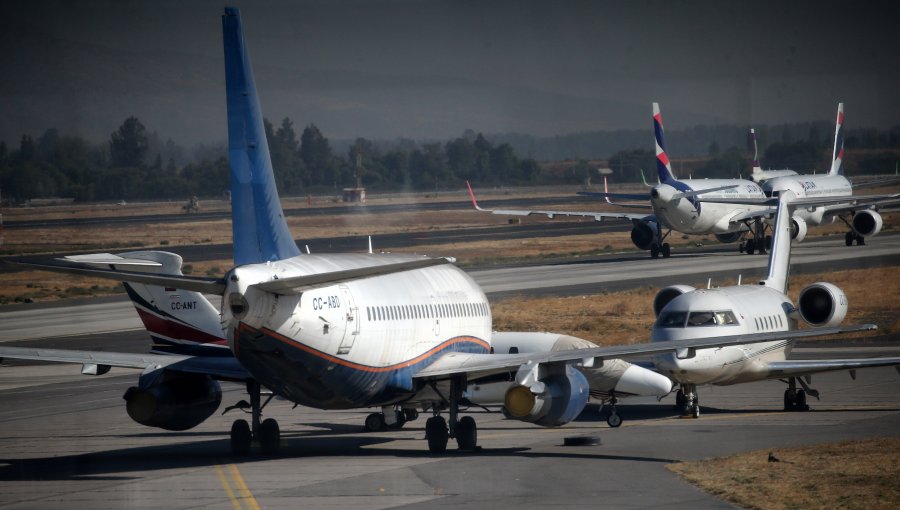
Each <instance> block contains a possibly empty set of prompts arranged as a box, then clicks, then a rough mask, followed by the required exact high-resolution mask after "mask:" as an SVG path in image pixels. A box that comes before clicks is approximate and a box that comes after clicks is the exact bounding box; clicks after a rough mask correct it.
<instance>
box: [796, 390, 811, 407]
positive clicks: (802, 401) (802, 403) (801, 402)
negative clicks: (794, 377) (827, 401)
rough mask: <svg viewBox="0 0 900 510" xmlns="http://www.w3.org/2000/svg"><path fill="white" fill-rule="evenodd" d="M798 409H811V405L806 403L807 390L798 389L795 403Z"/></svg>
mask: <svg viewBox="0 0 900 510" xmlns="http://www.w3.org/2000/svg"><path fill="white" fill-rule="evenodd" d="M794 405H795V406H796V409H797V410H798V411H809V406H808V405H806V392H805V391H803V390H798V391H797V402H796V403H795V404H794Z"/></svg>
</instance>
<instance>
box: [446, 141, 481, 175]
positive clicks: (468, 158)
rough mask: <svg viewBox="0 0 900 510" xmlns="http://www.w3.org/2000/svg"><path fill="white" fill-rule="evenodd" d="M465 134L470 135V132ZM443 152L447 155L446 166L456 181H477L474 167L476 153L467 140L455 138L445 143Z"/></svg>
mask: <svg viewBox="0 0 900 510" xmlns="http://www.w3.org/2000/svg"><path fill="white" fill-rule="evenodd" d="M467 133H471V131H467ZM473 137H474V135H473ZM444 152H446V154H447V164H448V165H449V166H450V170H451V171H452V172H453V174H454V175H455V176H456V178H457V179H461V180H465V179H468V180H476V179H478V177H479V176H478V175H477V174H476V170H477V169H476V167H475V161H476V157H477V152H476V149H475V146H474V145H473V144H472V142H471V141H470V140H469V138H466V137H463V138H457V139H455V140H451V141H449V142H447V144H446V145H445V146H444Z"/></svg>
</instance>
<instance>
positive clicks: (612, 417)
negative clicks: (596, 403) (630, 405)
mask: <svg viewBox="0 0 900 510" xmlns="http://www.w3.org/2000/svg"><path fill="white" fill-rule="evenodd" d="M618 403H619V399H617V398H616V394H615V392H612V393H610V394H609V416H607V417H606V424H607V425H609V426H610V427H611V428H614V429H615V428H618V427H619V426H620V425H622V417H621V416H620V415H619V413H618V411H616V404H618ZM600 412H603V407H600Z"/></svg>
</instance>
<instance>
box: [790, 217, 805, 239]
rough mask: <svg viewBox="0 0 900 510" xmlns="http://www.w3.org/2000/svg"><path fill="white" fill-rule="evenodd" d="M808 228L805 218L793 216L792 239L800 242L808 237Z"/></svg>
mask: <svg viewBox="0 0 900 510" xmlns="http://www.w3.org/2000/svg"><path fill="white" fill-rule="evenodd" d="M806 230H807V229H806V221H804V220H803V218H798V217H796V216H795V217H793V218H791V239H793V240H794V241H797V242H798V243H801V242H803V240H804V239H806Z"/></svg>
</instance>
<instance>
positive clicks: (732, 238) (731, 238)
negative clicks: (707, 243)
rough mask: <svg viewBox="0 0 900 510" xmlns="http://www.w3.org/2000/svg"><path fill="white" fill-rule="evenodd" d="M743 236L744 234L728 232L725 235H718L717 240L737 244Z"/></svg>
mask: <svg viewBox="0 0 900 510" xmlns="http://www.w3.org/2000/svg"><path fill="white" fill-rule="evenodd" d="M743 235H744V233H743V232H726V233H724V234H716V239H717V240H718V241H719V242H720V243H735V242H737V241H738V240H739V239H740V238H741V236H743Z"/></svg>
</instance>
